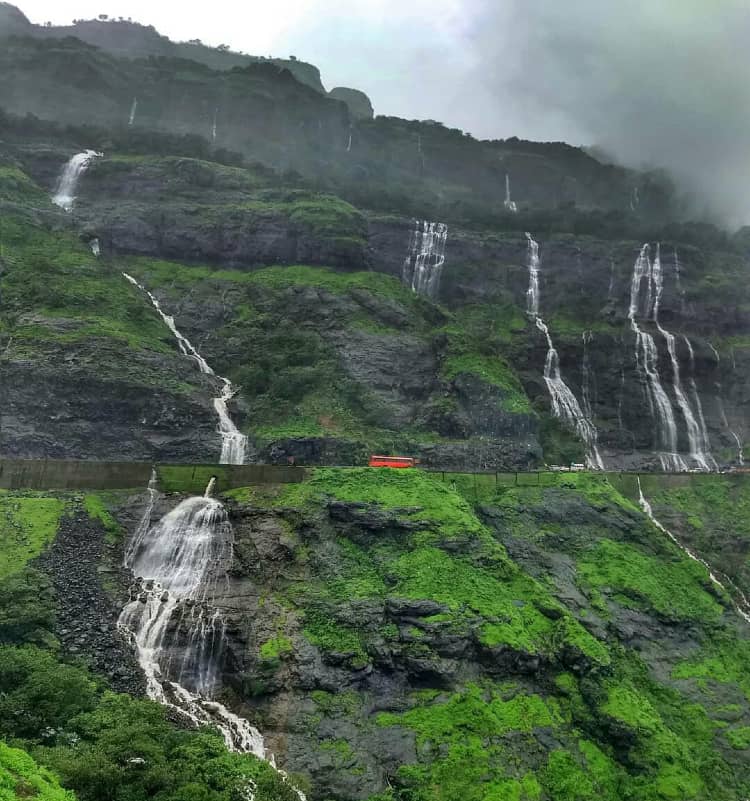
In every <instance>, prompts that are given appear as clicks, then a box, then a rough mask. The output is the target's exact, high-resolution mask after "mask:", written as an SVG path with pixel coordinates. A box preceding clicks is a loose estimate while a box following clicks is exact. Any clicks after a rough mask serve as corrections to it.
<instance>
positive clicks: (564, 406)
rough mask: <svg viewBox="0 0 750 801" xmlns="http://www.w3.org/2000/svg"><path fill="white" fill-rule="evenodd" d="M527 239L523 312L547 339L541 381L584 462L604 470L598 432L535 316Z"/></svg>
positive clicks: (534, 248)
mask: <svg viewBox="0 0 750 801" xmlns="http://www.w3.org/2000/svg"><path fill="white" fill-rule="evenodd" d="M526 239H527V242H528V251H527V253H528V256H527V260H528V268H529V288H528V290H527V291H526V312H527V314H528V315H529V317H530V318H531V319H532V320H533V321H534V323H535V325H536V327H537V328H538V329H539V330H540V331H541V332H542V333H543V334H544V336H545V337H546V339H547V358H546V359H545V362H544V382H545V384H546V385H547V390H548V391H549V394H550V398H551V401H552V414H554V416H555V417H557V418H559V419H561V420H563V422H565V423H566V424H567V425H568V426H569V427H571V428H572V429H573V430H574V431H575V432H576V434H577V435H578V436H579V437H580V439H581V440H582V441H583V442H584V444H585V445H586V451H587V453H586V461H587V464H588V466H589V467H590V468H592V469H595V470H604V462H603V460H602V457H601V455H600V454H599V449H598V448H597V439H598V433H597V430H596V426H595V425H594V423H593V422H592V420H591V418H590V415H587V414H585V413H584V411H583V410H582V409H581V406H580V405H579V403H578V401H577V400H576V396H575V395H574V394H573V392H572V391H571V389H570V387H569V386H568V385H567V384H566V383H565V381H563V379H562V375H561V374H560V357H559V356H558V353H557V351H556V350H555V346H554V345H553V344H552V337H551V336H550V333H549V329H548V328H547V325H546V323H545V322H544V320H542V318H541V317H540V316H539V269H540V265H541V262H540V259H539V245H538V243H537V242H535V241H534V239H533V238H532V237H531V234H529V233H527V234H526Z"/></svg>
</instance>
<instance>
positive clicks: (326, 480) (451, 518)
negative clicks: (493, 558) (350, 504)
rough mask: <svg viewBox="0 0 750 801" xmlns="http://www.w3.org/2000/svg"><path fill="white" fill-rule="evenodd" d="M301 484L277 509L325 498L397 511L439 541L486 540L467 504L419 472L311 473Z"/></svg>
mask: <svg viewBox="0 0 750 801" xmlns="http://www.w3.org/2000/svg"><path fill="white" fill-rule="evenodd" d="M310 472H311V475H310V479H309V480H308V481H306V482H305V483H304V484H299V485H293V486H291V485H290V486H288V487H285V488H284V491H283V492H282V493H281V494H280V495H279V497H278V500H277V505H280V506H281V505H285V504H288V505H295V506H305V505H306V504H309V503H310V502H313V501H315V500H316V499H317V500H320V499H323V498H325V497H326V496H329V497H332V498H336V499H338V500H342V501H359V502H362V503H372V504H376V505H378V506H380V507H382V508H383V509H401V510H405V511H404V512H403V513H404V515H405V516H406V517H408V518H409V519H411V520H414V521H424V522H425V524H426V526H429V527H431V528H432V529H433V530H434V531H435V532H436V533H437V532H439V534H440V537H441V539H450V538H453V537H460V538H464V537H486V532H485V529H484V527H483V526H482V525H481V523H480V522H479V521H478V520H477V518H476V516H475V514H474V512H473V511H472V509H471V507H470V506H469V504H468V503H467V502H466V501H465V500H464V499H463V498H461V497H460V495H458V493H456V492H455V491H454V490H452V489H451V488H450V487H448V486H446V485H445V484H443V483H441V482H440V481H439V480H436V479H435V478H433V477H431V476H430V475H429V474H428V473H425V472H423V471H422V470H416V469H409V470H392V469H389V468H385V467H384V468H372V467H353V468H315V469H313V470H312V471H310Z"/></svg>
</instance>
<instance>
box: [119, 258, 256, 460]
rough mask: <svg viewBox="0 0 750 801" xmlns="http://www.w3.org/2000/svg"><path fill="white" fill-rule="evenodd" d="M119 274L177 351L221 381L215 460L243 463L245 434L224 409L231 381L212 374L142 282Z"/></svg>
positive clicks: (216, 407) (216, 406)
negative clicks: (155, 317) (161, 323)
mask: <svg viewBox="0 0 750 801" xmlns="http://www.w3.org/2000/svg"><path fill="white" fill-rule="evenodd" d="M123 276H125V278H127V279H128V281H130V283H131V284H133V286H135V287H137V288H138V289H139V290H140V291H141V292H143V293H144V294H145V295H146V297H148V299H149V300H150V301H151V304H152V305H153V307H154V308H155V309H156V311H157V312H158V313H159V316H160V317H161V319H162V320H163V321H164V322H165V323H166V325H167V327H168V328H169V330H170V331H171V332H172V333H173V334H174V337H175V339H176V340H177V345H178V347H179V348H180V351H181V352H182V353H183V354H184V355H185V356H189V357H190V358H191V359H194V360H195V362H196V364H197V365H198V369H199V370H200V371H201V372H202V373H204V374H206V375H210V376H214V377H215V378H217V379H218V380H219V381H220V382H221V394H220V395H219V396H218V397H216V398H214V410H215V411H216V414H217V416H218V418H219V426H218V430H219V434H220V435H221V455H220V456H219V462H220V463H221V464H244V462H245V451H246V450H247V437H246V436H245V435H244V434H242V433H240V431H239V430H238V428H237V426H236V425H235V424H234V423H233V422H232V418H231V417H230V416H229V410H228V408H227V404H228V403H229V401H230V400H231V399H232V398H233V397H234V394H235V389H234V387H233V386H232V382H231V381H230V380H229V379H228V378H224V377H223V376H220V375H216V373H215V372H214V371H213V369H212V368H211V367H210V365H209V364H208V362H207V361H206V360H205V359H204V358H203V357H202V356H201V355H200V353H198V351H197V350H196V349H195V348H194V347H193V345H192V344H191V342H190V340H188V339H187V337H185V336H183V335H182V334H181V333H180V332H179V331H178V330H177V326H176V325H175V322H174V317H172V316H171V315H169V314H166V313H165V312H164V311H163V310H162V308H161V304H160V303H159V301H158V300H157V299H156V298H155V297H154V296H153V295H152V294H151V292H149V291H148V290H147V289H146V288H145V287H144V286H143V285H142V284H139V283H138V281H136V280H135V278H133V276H132V275H128V274H127V273H123Z"/></svg>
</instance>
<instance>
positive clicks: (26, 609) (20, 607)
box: [0, 567, 55, 646]
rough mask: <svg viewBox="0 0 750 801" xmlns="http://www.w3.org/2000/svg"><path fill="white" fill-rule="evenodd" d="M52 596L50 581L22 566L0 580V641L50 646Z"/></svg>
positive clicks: (51, 643)
mask: <svg viewBox="0 0 750 801" xmlns="http://www.w3.org/2000/svg"><path fill="white" fill-rule="evenodd" d="M54 621H55V597H54V591H53V589H52V584H51V583H50V580H49V579H48V578H47V577H46V576H45V575H44V574H43V573H40V572H39V571H38V570H34V569H33V568H31V567H26V568H24V569H22V570H19V571H18V572H16V573H13V574H12V575H10V576H6V577H5V578H4V579H1V580H0V643H32V644H35V645H44V646H53V645H55V638H54V636H53V635H52V634H51V629H52V626H53V625H54Z"/></svg>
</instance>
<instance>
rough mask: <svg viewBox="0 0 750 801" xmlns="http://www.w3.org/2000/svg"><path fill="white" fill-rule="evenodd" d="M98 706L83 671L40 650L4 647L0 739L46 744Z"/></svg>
mask: <svg viewBox="0 0 750 801" xmlns="http://www.w3.org/2000/svg"><path fill="white" fill-rule="evenodd" d="M95 703H96V687H95V684H94V682H93V681H91V680H90V679H89V678H88V677H87V676H86V675H85V673H84V672H83V671H81V670H79V669H78V668H74V667H70V666H68V665H61V664H60V663H59V662H58V661H57V660H56V659H55V657H54V656H53V655H52V654H50V653H49V652H47V651H41V650H39V649H38V648H33V647H31V646H25V647H23V648H14V647H12V646H8V645H5V646H0V735H2V736H5V737H23V738H25V739H27V740H31V741H39V740H42V739H44V738H45V737H47V736H51V735H50V732H52V733H53V734H54V732H55V731H57V730H58V729H60V728H62V727H63V726H65V724H66V723H67V722H68V721H69V720H70V719H71V718H72V717H73V716H75V715H77V714H78V713H80V712H83V711H87V710H90V709H92V708H93V707H94V705H95Z"/></svg>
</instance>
